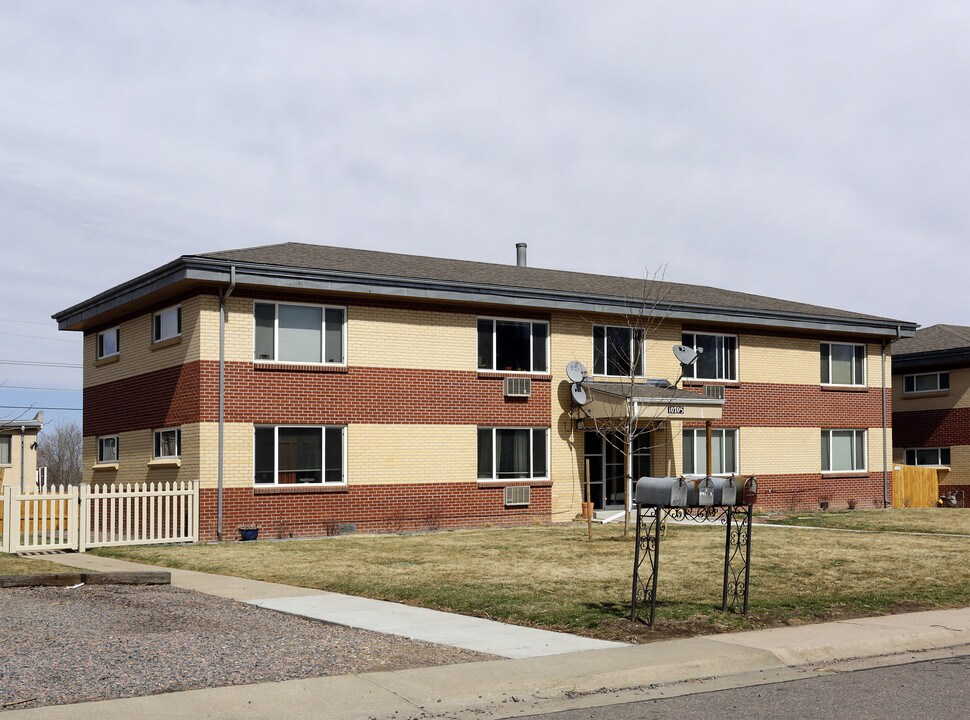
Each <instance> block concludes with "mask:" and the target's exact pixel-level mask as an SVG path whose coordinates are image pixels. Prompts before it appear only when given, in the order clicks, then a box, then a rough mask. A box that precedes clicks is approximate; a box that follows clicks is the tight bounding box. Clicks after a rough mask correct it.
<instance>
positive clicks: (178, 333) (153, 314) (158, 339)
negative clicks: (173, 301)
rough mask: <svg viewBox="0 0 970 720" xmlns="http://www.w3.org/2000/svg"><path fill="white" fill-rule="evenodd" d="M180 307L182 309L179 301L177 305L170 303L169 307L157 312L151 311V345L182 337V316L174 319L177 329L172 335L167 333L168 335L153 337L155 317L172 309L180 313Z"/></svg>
mask: <svg viewBox="0 0 970 720" xmlns="http://www.w3.org/2000/svg"><path fill="white" fill-rule="evenodd" d="M181 309H182V304H181V303H179V304H178V305H172V306H171V307H167V308H162V309H161V310H159V311H158V312H154V313H152V344H153V345H154V344H156V343H163V342H165V341H166V340H174V339H175V338H177V337H182V322H183V321H184V320H185V318H184V317H177V319H176V324H177V325H178V329H179V330H178V332H177V333H175V334H174V335H169V336H168V337H163V338H157V337H155V318H157V317H159V316H161V315H164V314H165V313H167V312H171V311H173V310H174V311H175V312H176V313H180V311H181Z"/></svg>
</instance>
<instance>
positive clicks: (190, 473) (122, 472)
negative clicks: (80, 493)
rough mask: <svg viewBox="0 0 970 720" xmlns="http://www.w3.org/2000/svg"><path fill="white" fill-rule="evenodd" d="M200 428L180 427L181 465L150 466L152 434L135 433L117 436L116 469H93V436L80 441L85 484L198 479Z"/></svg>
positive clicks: (95, 444) (95, 451)
mask: <svg viewBox="0 0 970 720" xmlns="http://www.w3.org/2000/svg"><path fill="white" fill-rule="evenodd" d="M200 436H201V427H200V426H199V425H198V424H192V425H183V426H182V455H181V457H180V458H179V459H180V462H181V465H180V466H175V465H171V464H151V463H152V461H153V457H152V455H153V453H154V442H155V440H154V432H153V431H152V430H136V431H133V432H124V433H119V434H118V446H119V460H118V469H117V470H111V469H103V470H95V469H94V466H95V464H96V463H97V459H98V439H97V437H93V436H91V437H85V438H84V450H83V459H84V473H83V478H84V482H86V483H92V482H93V483H97V484H102V483H116V482H117V483H129V482H132V483H134V482H173V481H176V480H198V479H199V474H200V467H199V440H200Z"/></svg>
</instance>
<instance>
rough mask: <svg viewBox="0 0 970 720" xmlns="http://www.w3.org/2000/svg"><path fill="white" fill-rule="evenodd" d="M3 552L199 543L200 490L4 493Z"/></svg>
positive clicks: (136, 486)
mask: <svg viewBox="0 0 970 720" xmlns="http://www.w3.org/2000/svg"><path fill="white" fill-rule="evenodd" d="M2 517H3V525H2V531H3V539H2V545H0V551H2V552H8V553H18V552H34V551H42V550H78V551H80V552H84V551H85V550H87V549H88V548H93V547H106V546H109V545H153V544H157V543H173V542H197V541H198V539H199V484H198V482H195V481H189V482H171V483H128V484H123V485H81V486H78V487H51V488H48V489H47V490H45V491H34V492H24V493H21V492H19V491H17V490H16V489H15V488H12V487H7V488H3V513H2Z"/></svg>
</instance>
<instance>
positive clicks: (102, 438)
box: [98, 435, 181, 465]
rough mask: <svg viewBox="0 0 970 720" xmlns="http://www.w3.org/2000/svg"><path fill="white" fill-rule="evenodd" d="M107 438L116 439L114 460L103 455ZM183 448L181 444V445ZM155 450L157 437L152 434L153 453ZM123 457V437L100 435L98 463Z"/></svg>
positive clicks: (109, 461) (101, 463)
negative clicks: (106, 458)
mask: <svg viewBox="0 0 970 720" xmlns="http://www.w3.org/2000/svg"><path fill="white" fill-rule="evenodd" d="M105 440H114V441H115V457H114V459H113V460H105V459H104V458H103V457H102V449H103V443H104V441H105ZM179 449H180V450H181V446H180V447H179ZM154 452H155V437H154V436H152V453H153V454H154ZM120 459H121V439H120V438H119V437H118V436H117V435H99V436H98V464H99V465H103V464H104V463H116V462H118V461H119V460H120Z"/></svg>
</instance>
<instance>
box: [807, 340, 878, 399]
mask: <svg viewBox="0 0 970 720" xmlns="http://www.w3.org/2000/svg"><path fill="white" fill-rule="evenodd" d="M823 345H828V346H830V347H831V346H832V345H848V346H850V347H861V348H863V353H862V382H861V383H858V384H857V383H834V382H819V384H820V385H822V386H823V387H836V388H840V387H844V388H849V387H851V388H864V387H867V386H868V383H869V348H868V347H867V346H866V344H865V343H851V342H820V343H819V344H818V353H819V356H820V357H821V355H822V346H823ZM829 377H832V351H831V350H829ZM819 380H820V381H821V378H819Z"/></svg>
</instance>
